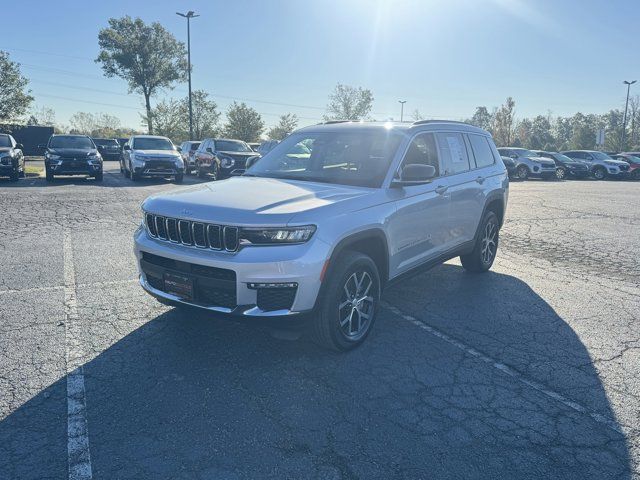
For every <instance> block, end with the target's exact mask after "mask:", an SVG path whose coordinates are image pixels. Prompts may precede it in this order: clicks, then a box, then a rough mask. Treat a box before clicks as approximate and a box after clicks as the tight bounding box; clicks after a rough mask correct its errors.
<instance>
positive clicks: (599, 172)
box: [593, 168, 605, 180]
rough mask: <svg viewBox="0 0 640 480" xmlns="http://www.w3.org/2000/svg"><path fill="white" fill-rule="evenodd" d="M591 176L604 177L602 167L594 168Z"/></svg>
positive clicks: (597, 178) (599, 178) (600, 178)
mask: <svg viewBox="0 0 640 480" xmlns="http://www.w3.org/2000/svg"><path fill="white" fill-rule="evenodd" d="M593 176H594V177H595V178H596V180H602V179H604V177H605V173H604V169H602V168H596V170H595V171H594V172H593Z"/></svg>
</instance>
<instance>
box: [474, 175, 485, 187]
mask: <svg viewBox="0 0 640 480" xmlns="http://www.w3.org/2000/svg"><path fill="white" fill-rule="evenodd" d="M484 181H485V178H484V177H478V178H476V182H478V183H479V184H480V185H482V184H483V183H484Z"/></svg>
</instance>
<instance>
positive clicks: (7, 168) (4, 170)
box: [0, 162, 17, 176]
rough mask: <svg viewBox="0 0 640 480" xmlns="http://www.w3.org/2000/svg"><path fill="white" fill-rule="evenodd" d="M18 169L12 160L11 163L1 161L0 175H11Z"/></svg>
mask: <svg viewBox="0 0 640 480" xmlns="http://www.w3.org/2000/svg"><path fill="white" fill-rule="evenodd" d="M16 170H17V166H16V165H14V164H13V162H11V163H10V164H9V165H5V164H1V163H0V176H5V175H11V174H12V173H14V172H15V171H16Z"/></svg>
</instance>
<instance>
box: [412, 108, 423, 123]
mask: <svg viewBox="0 0 640 480" xmlns="http://www.w3.org/2000/svg"><path fill="white" fill-rule="evenodd" d="M411 119H412V120H413V121H414V122H419V121H420V120H424V119H425V118H424V115H422V113H420V110H418V109H417V108H416V109H415V110H414V111H413V113H412V114H411Z"/></svg>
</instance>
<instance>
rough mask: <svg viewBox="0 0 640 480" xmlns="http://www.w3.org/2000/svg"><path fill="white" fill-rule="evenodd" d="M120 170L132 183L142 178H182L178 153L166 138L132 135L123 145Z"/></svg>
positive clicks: (180, 179)
mask: <svg viewBox="0 0 640 480" xmlns="http://www.w3.org/2000/svg"><path fill="white" fill-rule="evenodd" d="M120 162H121V164H120V170H121V171H122V172H123V173H124V176H125V177H127V178H131V180H133V181H134V182H137V181H139V180H140V179H141V178H142V177H173V178H174V179H175V182H176V183H181V182H182V180H183V178H184V169H185V168H184V162H183V160H182V157H181V156H180V152H178V149H177V148H176V147H175V145H174V144H173V142H171V140H169V139H168V138H167V137H159V136H153V135H134V136H133V137H131V138H130V139H129V141H128V142H127V143H125V145H124V147H123V150H122V159H121V160H120Z"/></svg>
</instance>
